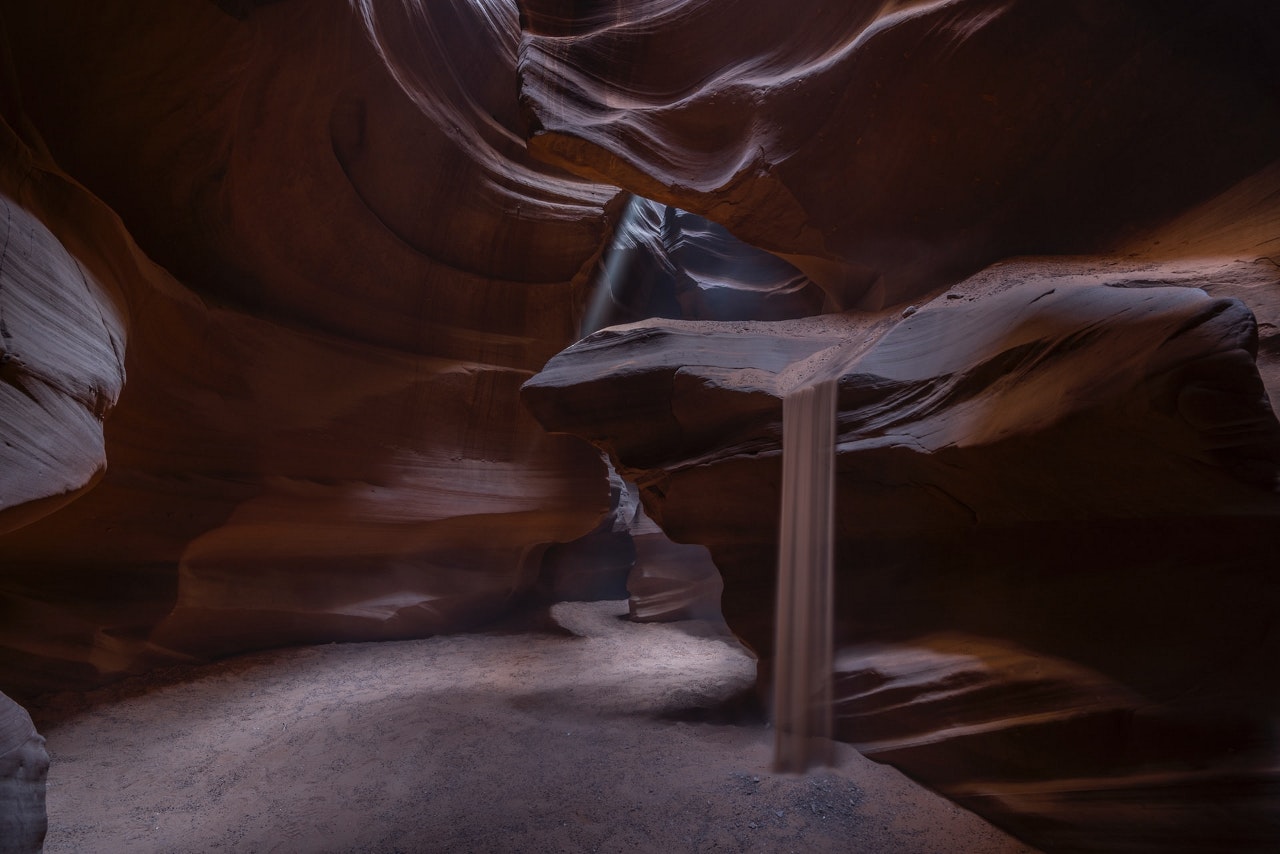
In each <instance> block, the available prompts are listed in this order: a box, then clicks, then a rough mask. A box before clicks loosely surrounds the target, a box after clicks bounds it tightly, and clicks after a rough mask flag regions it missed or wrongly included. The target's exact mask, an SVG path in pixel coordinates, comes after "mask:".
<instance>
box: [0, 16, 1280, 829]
mask: <svg viewBox="0 0 1280 854" xmlns="http://www.w3.org/2000/svg"><path fill="white" fill-rule="evenodd" d="M0 26H2V27H3V31H4V32H3V35H4V39H3V43H4V54H3V57H2V59H3V64H2V66H0V70H2V71H3V80H2V83H3V85H2V86H0V118H2V119H3V123H0V207H3V217H4V224H3V229H4V237H3V247H2V248H0V431H2V432H3V436H2V437H0V438H2V439H3V442H4V444H3V447H0V615H2V616H0V688H3V690H5V691H8V692H9V693H11V694H14V695H17V696H21V695H24V694H31V693H36V692H39V691H42V690H46V689H51V688H60V687H68V686H75V685H86V684H92V683H97V682H101V681H104V680H108V679H111V678H115V677H118V676H120V675H123V674H126V673H130V672H135V671H138V670H142V669H146V668H148V667H153V666H156V665H159V664H163V663H169V662H174V661H183V660H190V659H193V658H204V657H210V656H215V655H220V654H225V653H229V652H234V651H237V650H244V649H251V648H258V647H264V646H272V645H280V644H288V643H298V642H308V641H330V640H346V639H377V638H389V637H403V636H413V635H425V634H430V633H434V632H441V631H454V630H460V629H466V628H472V627H475V626H479V625H483V624H484V623H485V621H486V620H488V619H490V618H493V617H496V616H499V615H501V614H503V613H506V612H508V611H510V610H511V609H512V608H515V607H517V606H518V605H519V604H520V603H521V602H524V601H526V600H532V601H543V600H544V599H545V598H548V597H549V598H563V597H578V598H597V597H600V596H610V597H613V596H622V595H625V594H627V593H629V594H630V596H631V600H632V602H631V612H632V616H633V617H634V618H636V619H671V618H683V617H690V616H692V617H705V616H709V615H713V614H714V611H715V608H716V603H717V600H718V599H719V598H720V596H721V584H722V582H721V576H723V611H724V614H725V616H726V617H727V618H728V620H729V622H730V625H731V626H732V627H733V628H734V630H735V631H736V632H738V633H739V635H740V636H741V637H742V638H743V639H744V640H746V641H747V642H748V643H750V644H751V645H752V646H753V647H754V648H755V649H756V651H757V652H758V653H759V654H760V655H761V657H762V660H761V664H762V667H761V675H762V681H765V682H767V681H768V679H769V678H770V673H771V672H772V668H774V667H775V666H776V663H775V662H774V661H773V660H772V651H771V649H770V646H771V638H772V619H773V617H772V614H773V597H774V580H775V579H774V569H773V567H774V562H775V559H776V549H777V520H778V501H779V497H778V477H779V454H780V447H779V437H780V421H781V398H782V396H783V395H784V394H785V393H786V392H787V391H788V390H790V389H793V388H796V387H799V386H800V385H802V384H804V383H806V382H809V381H811V380H814V379H816V378H826V377H831V378H835V379H836V380H837V382H838V384H839V391H838V401H837V405H838V416H837V441H838V449H837V474H836V477H837V480H836V491H837V498H836V506H837V514H838V531H837V554H836V558H837V565H836V576H837V580H836V603H835V607H836V620H837V629H836V632H837V637H838V643H839V647H840V649H839V650H838V656H837V680H836V692H837V713H838V714H837V730H838V735H839V737H841V738H843V739H846V740H848V741H851V742H853V743H855V744H857V745H859V746H860V747H861V749H863V750H864V751H866V752H867V753H868V754H869V755H872V756H876V757H878V758H881V759H884V760H885V761H890V762H893V763H894V764H896V765H898V766H899V767H901V768H903V769H904V770H906V771H907V772H908V773H910V774H911V775H913V776H915V777H916V778H918V779H920V780H923V781H925V782H926V783H928V784H930V785H932V786H934V787H935V788H937V789H938V790H940V791H942V792H944V793H947V794H948V795H950V796H951V797H953V798H955V799H957V800H959V801H961V802H962V803H964V804H966V805H967V806H970V807H971V808H973V809H975V810H977V811H979V812H981V813H982V814H984V815H987V816H989V817H991V818H993V819H994V820H996V821H997V822H999V823H1000V824H1001V825H1003V826H1005V827H1007V828H1010V829H1012V830H1014V831H1015V832H1017V833H1019V834H1021V835H1022V836H1024V837H1025V838H1026V839H1028V840H1029V841H1031V842H1033V843H1035V844H1036V845H1038V846H1040V847H1043V848H1044V849H1046V850H1053V851H1074V850H1094V851H1098V850H1106V851H1188V852H1190V851H1196V852H1202V851H1206V850H1214V851H1217V850H1221V851H1273V850H1276V849H1277V848H1278V847H1280V816H1278V815H1277V810H1276V808H1275V803H1276V802H1277V798H1276V792H1277V788H1278V784H1277V776H1276V775H1277V771H1276V769H1277V768H1278V767H1280V759H1278V757H1277V756H1276V746H1275V724H1274V721H1275V720H1276V717H1277V712H1278V708H1277V707H1278V706H1280V695H1278V692H1277V690H1276V688H1275V686H1274V679H1273V677H1272V676H1271V675H1270V670H1271V669H1272V665H1273V662H1274V659H1275V657H1276V654H1277V652H1280V649H1278V648H1277V646H1278V645H1280V635H1278V634H1277V632H1276V630H1275V625H1276V616H1277V614H1278V613H1280V585H1278V583H1277V581H1276V576H1275V573H1274V567H1275V566H1276V565H1277V563H1276V558H1277V557H1278V555H1277V554H1276V546H1275V545H1274V542H1275V537H1274V530H1275V526H1276V523H1277V515H1278V514H1280V499H1278V498H1277V493H1276V477H1277V472H1278V471H1280V423H1277V420H1276V416H1275V414H1274V408H1273V406H1272V401H1275V400H1278V399H1280V337H1278V332H1277V330H1280V202H1278V201H1277V200H1278V199H1280V161H1276V159H1275V152H1276V151H1280V105H1278V104H1277V93H1280V60H1277V54H1276V52H1275V51H1274V50H1273V49H1272V46H1273V45H1274V44H1275V43H1276V42H1277V40H1278V39H1280V11H1278V10H1277V7H1276V6H1275V5H1274V4H1272V3H1270V2H1263V0H1240V2H1234V3H1230V4H1191V3H1165V2H1157V0H1119V2H1099V1H1098V0H1068V1H1067V2H1060V3H1053V4H1046V3H1038V2H1034V0H889V2H880V0H876V2H848V3H844V4H834V3H822V2H817V0H799V2H795V3H785V4H783V3H777V2H773V0H661V2H659V0H643V2H636V3H629V4H619V3H616V2H608V3H605V2H573V3H569V2H563V0H523V2H520V3H519V4H518V5H517V3H516V2H515V0H446V2H431V3H428V2H424V0H413V2H393V0H307V2H303V0H283V1H282V2H259V0H219V2H210V1H209V0H182V1H181V2H170V0H163V1H162V0H140V2H134V1H133V0H130V1H129V2H126V0H109V2H102V3H95V4H83V3H73V2H70V0H43V2H40V3H31V2H23V0H4V2H0ZM624 191H625V192H624ZM655 318H656V319H655ZM591 332H594V333H595V334H593V335H591V336H590V337H587V338H586V339H585V340H582V341H580V342H579V343H576V344H575V343H574V342H575V341H578V339H579V338H580V337H581V336H582V335H584V334H586V333H591ZM571 345H572V346H571ZM557 354H558V355H557ZM544 366H545V369H544ZM522 386H523V388H524V391H523V393H522V392H521V387H522ZM538 422H541V424H539V423H538ZM544 426H545V428H547V429H544ZM548 430H549V431H550V432H548ZM592 445H594V446H595V447H592ZM602 453H603V456H602ZM604 457H607V458H608V459H607V460H606V459H605V458H604ZM615 473H616V474H615ZM617 474H620V475H621V476H622V477H624V478H625V479H626V480H628V481H630V484H624V483H621V482H620V481H619V480H618V478H617V476H616V475H617ZM633 490H634V491H636V492H637V494H638V498H639V501H640V503H641V504H642V505H643V508H642V510H643V512H641V511H640V510H638V509H637V508H636V507H635V506H634V505H633V504H632V503H629V502H630V499H629V498H628V496H631V495H632V492H633Z"/></svg>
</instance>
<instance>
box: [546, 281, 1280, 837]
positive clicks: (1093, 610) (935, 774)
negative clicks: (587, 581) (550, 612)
mask: <svg viewBox="0 0 1280 854" xmlns="http://www.w3.org/2000/svg"><path fill="white" fill-rule="evenodd" d="M1240 266H1241V267H1242V268H1243V270H1244V271H1243V272H1242V271H1235V272H1233V271H1232V270H1231V269H1230V268H1228V269H1227V270H1226V271H1225V272H1224V273H1223V277H1224V278H1227V279H1229V278H1231V277H1233V276H1234V277H1235V278H1236V279H1237V280H1241V279H1247V278H1248V276H1249V275H1252V274H1253V273H1251V272H1248V271H1252V270H1255V268H1256V267H1257V265H1240ZM1044 267H1048V268H1050V269H1053V270H1054V275H1047V274H1044V273H1043V271H1044ZM1037 270H1039V271H1040V273H1041V274H1040V275H1037ZM1166 275H1167V276H1168V281H1169V282H1170V283H1171V284H1177V285H1182V286H1183V287H1152V286H1151V285H1154V284H1155V283H1156V282H1155V281H1154V280H1155V279H1156V275H1155V274H1153V272H1152V271H1151V270H1150V269H1144V270H1142V271H1140V272H1125V271H1123V270H1122V269H1120V270H1118V269H1116V267H1115V266H1114V265H1112V264H1110V263H1103V264H1097V263H1092V264H1091V263H1089V262H1087V261H1084V260H1079V261H1076V262H1074V264H1073V263H1071V262H1068V261H1065V260H1060V261H1055V262H1049V263H1048V264H1046V265H1044V266H1041V265H1039V264H1036V263H1033V262H1030V261H1028V262H1022V263H1012V264H1006V265H1000V266H998V267H995V268H992V270H990V271H985V272H984V273H983V274H981V275H979V276H976V277H974V279H973V280H971V281H969V282H966V283H962V284H961V285H958V286H956V287H955V288H953V289H952V290H951V291H949V292H947V293H945V294H942V295H940V296H938V297H937V298H935V299H934V300H932V301H930V302H929V303H927V304H925V305H923V306H921V307H919V308H918V309H916V308H913V309H911V310H908V311H905V312H901V313H894V314H888V313H879V314H859V313H848V314H843V315H828V316H823V317H816V318H808V319H804V320H795V321H783V322H778V323H768V324H764V323H731V324H710V323H691V322H679V321H651V322H647V323H637V324H631V325H628V326H620V327H614V328H611V329H606V330H603V331H601V332H600V333H597V334H596V335H594V336H591V337H590V338H587V339H586V340H584V341H581V342H579V343H578V344H576V345H575V346H574V347H571V348H569V349H568V350H566V351H565V352H563V353H561V354H560V355H559V356H557V357H556V358H555V359H553V360H552V361H551V362H550V363H548V365H547V367H546V369H544V371H543V372H542V373H540V374H539V375H537V376H536V377H535V378H534V379H533V380H531V381H530V382H529V383H528V384H526V386H525V391H524V395H525V399H526V400H527V401H528V403H529V405H530V407H531V408H532V410H533V411H534V412H535V414H536V415H537V416H538V418H539V420H540V421H542V423H543V424H545V425H546V426H547V427H548V429H551V430H558V431H566V432H571V433H574V434H576V435H579V436H582V437H583V438H586V439H588V440H590V441H592V442H593V443H595V444H597V445H598V446H599V447H601V448H604V449H606V450H608V451H609V452H610V454H611V455H612V456H613V459H614V463H615V465H617V466H618V467H619V470H620V471H622V472H623V473H624V474H625V475H626V476H627V477H629V478H632V479H634V480H635V481H636V482H637V484H638V485H639V486H640V490H641V497H642V500H643V503H644V505H645V508H646V510H647V512H648V513H649V514H650V515H651V516H653V518H654V519H655V520H657V521H658V522H659V523H660V524H661V525H662V527H663V529H664V530H665V531H666V532H667V533H668V534H669V535H670V536H671V537H672V538H673V539H675V540H676V541H678V542H685V543H699V544H702V545H705V546H706V547H708V548H709V549H710V551H711V553H712V555H713V557H714V559H715V561H716V564H717V566H718V567H719V568H720V570H721V572H722V573H723V575H724V579H725V589H724V600H723V601H724V611H725V616H726V618H727V619H728V621H729V624H730V626H731V627H732V628H733V629H734V630H735V631H736V632H737V633H739V634H740V635H741V636H742V637H743V638H744V639H745V640H746V641H747V642H748V643H749V644H750V645H751V646H753V647H754V648H755V649H756V650H757V651H758V652H759V653H760V654H761V655H762V658H763V659H764V661H763V662H762V664H763V665H764V667H763V670H762V672H763V673H764V674H765V675H766V677H767V674H768V673H769V672H770V668H771V666H772V661H771V658H772V653H771V645H772V637H771V605H770V603H771V602H772V595H773V585H774V559H775V555H776V553H777V552H776V549H777V540H776V537H777V522H776V519H777V516H776V514H777V507H778V498H779V483H780V466H779V458H780V451H779V446H780V428H781V401H780V398H781V395H782V393H783V391H784V390H785V389H787V388H790V387H792V386H794V385H795V384H797V383H798V382H801V381H802V380H803V378H804V377H806V376H811V375H815V374H825V373H826V372H828V371H831V370H838V372H839V374H840V380H839V396H838V409H839V415H838V421H837V428H838V436H837V448H838V451H837V463H836V465H837V475H836V477H837V482H836V490H837V497H836V507H837V517H838V521H837V524H838V531H837V555H838V564H837V580H836V609H837V611H836V619H837V638H838V642H839V644H840V646H841V649H842V650H843V652H842V654H841V657H840V663H839V664H838V667H837V670H838V676H840V678H839V679H838V681H837V690H836V701H837V704H838V707H839V708H841V709H843V710H844V711H842V712H841V713H840V715H839V717H838V734H839V736H840V737H841V738H843V739H845V740H848V741H852V742H854V743H855V744H859V745H862V746H865V748H866V750H867V752H868V753H869V754H870V755H873V756H878V757H881V758H884V759H885V760H886V761H890V762H893V763H894V764H896V765H898V766H899V767H900V768H902V769H903V770H905V771H906V772H907V773H909V774H911V775H912V776H914V777H916V778H917V779H920V780H922V781H924V782H926V783H929V784H930V785H933V786H935V787H936V788H938V789H939V790H941V791H943V792H945V793H949V794H951V795H952V796H953V797H956V798H957V799H959V800H961V801H963V802H964V803H965V804H966V805H969V806H971V807H972V808H973V809H975V810H977V811H978V812H980V813H982V814H984V815H987V816H988V817H990V818H992V819H993V820H995V821H997V822H998V823H1000V824H1002V825H1003V826H1005V827H1008V828H1010V829H1013V830H1014V831H1015V832H1018V833H1020V834H1022V835H1023V836H1024V837H1025V838H1027V839H1028V840H1030V841H1032V842H1034V843H1037V844H1044V845H1045V846H1046V847H1048V848H1050V849H1053V848H1054V847H1055V846H1060V847H1063V850H1078V849H1079V850H1083V849H1084V848H1090V850H1094V849H1095V848H1096V850H1117V851H1118V850H1134V851H1137V850H1144V851H1154V850H1183V851H1191V850H1203V844H1204V843H1205V840H1206V839H1209V838H1213V834H1214V833H1220V834H1223V836H1222V838H1224V839H1231V840H1233V844H1235V845H1236V846H1237V848H1236V849H1235V850H1250V851H1254V850H1257V851H1261V850H1266V847H1267V846H1268V845H1271V844H1274V842H1275V837H1274V833H1273V831H1274V811H1273V809H1272V808H1271V807H1269V806H1266V805H1265V803H1266V801H1265V800H1264V799H1263V798H1264V793H1265V792H1267V791H1271V790H1272V788H1273V787H1274V786H1275V785H1276V782H1277V781H1276V778H1275V776H1274V772H1273V771H1272V770H1269V769H1272V768H1274V762H1275V759H1276V756H1275V755H1274V751H1273V748H1272V747H1270V746H1269V745H1268V744H1266V743H1264V742H1263V741H1262V740H1259V739H1257V738H1255V737H1254V736H1255V735H1256V733H1257V732H1259V731H1261V729H1262V728H1265V726H1266V723H1265V722H1266V721H1267V720H1269V719H1270V716H1271V715H1274V714H1275V712H1276V710H1277V709H1280V696H1278V695H1277V692H1276V690H1275V689H1274V688H1273V687H1272V683H1271V681H1270V680H1268V679H1267V678H1266V677H1265V676H1264V675H1263V674H1264V673H1265V672H1266V670H1267V668H1268V667H1269V666H1270V665H1269V664H1268V663H1267V662H1269V661H1271V660H1272V659H1273V658H1274V656H1275V655H1276V653H1277V652H1280V649H1277V643H1280V641H1277V639H1276V638H1275V637H1274V636H1273V635H1274V633H1270V632H1269V630H1268V629H1267V626H1269V625H1270V622H1271V620H1272V619H1273V615H1274V614H1275V613H1276V612H1277V610H1280V585H1277V584H1276V582H1275V581H1274V579H1272V578H1271V573H1270V565H1271V564H1270V563H1269V562H1268V561H1267V559H1266V557H1265V556H1266V555H1267V554H1268V553H1269V548H1270V547H1269V546H1267V545H1266V543H1267V542H1268V541H1269V538H1270V534H1269V531H1270V530H1271V528H1272V527H1273V526H1274V520H1275V517H1276V515H1277V514H1280V496H1277V494H1276V492H1275V483H1276V475H1277V471H1278V470H1280V423H1277V421H1276V417H1275V415H1274V414H1273V412H1272V409H1271V406H1270V402H1269V400H1268V396H1267V393H1266V390H1265V388H1264V386H1263V383H1262V381H1261V379H1260V377H1259V375H1258V371H1257V368H1256V366H1255V364H1254V356H1255V354H1256V347H1257V330H1256V324H1255V321H1254V318H1253V316H1252V314H1251V313H1250V312H1249V310H1248V309H1247V308H1246V307H1245V306H1244V305H1243V304H1242V303H1240V302H1239V301H1237V300H1234V299H1223V298H1212V297H1210V296H1208V295H1206V294H1205V293H1204V291H1202V290H1199V289H1196V288H1193V287H1185V286H1186V285H1190V284H1195V279H1194V276H1190V275H1183V274H1178V273H1175V272H1173V271H1167V272H1166ZM1203 283H1204V284H1206V285H1209V284H1211V282H1210V281H1203ZM1126 285H1131V287H1126ZM903 315H905V316H903ZM745 496H750V500H744V497H745ZM1228 567H1234V569H1230V570H1229V569H1227V568H1228ZM1224 572H1225V573H1227V574H1228V576H1229V577H1230V580H1228V579H1227V578H1226V577H1224V575H1223V573H1224ZM1226 623H1229V624H1230V627H1229V628H1228V627H1227V626H1226V625H1225V624H1226ZM940 632H944V633H945V632H954V633H959V635H963V636H964V637H966V638H969V639H970V640H968V641H965V642H964V644H961V648H963V649H969V650H970V651H971V652H972V650H977V651H978V652H977V653H975V654H973V655H971V656H970V658H969V659H967V660H970V661H972V662H975V664H974V666H975V667H976V668H977V670H975V671H974V672H975V673H978V672H981V673H982V674H983V675H982V676H981V679H979V680H977V681H974V679H971V678H970V676H967V675H963V674H960V675H956V674H955V673H954V672H953V670H952V669H951V665H945V666H944V664H943V663H942V660H941V659H938V660H937V662H936V664H937V666H936V667H935V666H934V664H924V665H922V667H921V669H920V678H919V679H918V680H917V679H914V678H911V679H908V678H901V677H891V676H888V675H885V674H886V673H888V671H886V670H885V669H884V668H885V667H888V666H889V665H888V664H886V663H885V662H886V661H888V660H889V659H883V658H878V656H882V655H889V654H890V652H889V651H887V648H885V649H886V651H885V652H883V653H882V652H877V651H875V649H879V647H876V648H874V649H873V647H871V646H867V645H868V644H871V645H875V644H882V645H883V644H885V643H898V644H899V647H896V648H895V649H898V650H902V651H900V652H893V653H892V654H893V655H896V656H899V658H901V656H903V655H905V656H907V657H908V658H911V657H913V656H914V658H915V659H919V660H921V661H925V662H928V661H930V660H931V659H929V657H928V656H929V655H931V654H932V653H930V652H929V650H930V649H935V648H938V647H937V644H934V643H932V642H931V641H928V640H924V641H919V642H918V645H916V646H913V644H915V643H917V642H914V641H910V640H905V641H904V640H903V639H904V638H906V639H910V638H913V637H915V638H927V637H930V636H933V635H936V634H938V633H940ZM966 644H967V646H966ZM984 644H985V645H988V646H989V645H995V647H1000V648H1006V647H1007V648H1009V649H1016V650H1017V651H1018V652H1017V654H1016V655H1012V654H1011V655H1003V654H1002V655H997V656H991V655H987V654H986V653H985V652H982V650H985V649H987V648H988V646H984ZM859 650H860V651H859ZM913 650H914V651H913ZM1121 650H1122V652H1121ZM1055 662H1061V664H1057V663H1055ZM1225 662H1229V663H1230V664H1224V663H1225ZM1031 671H1035V672H1037V673H1040V672H1042V671H1043V673H1044V674H1046V675H1044V676H1043V677H1036V678H1043V680H1044V681H1043V682H1039V683H1037V682H1036V679H1035V678H1033V679H1031V681H1030V682H1028V680H1027V678H1024V677H1022V676H1018V675H1017V673H1019V672H1021V673H1024V674H1025V673H1029V672H1031ZM1050 672H1052V673H1053V674H1056V675H1054V676H1052V678H1050V676H1048V675H1047V674H1049V673H1050ZM841 674H843V675H841ZM875 674H880V675H875ZM970 685H972V686H974V687H972V688H968V687H965V686H970ZM984 685H985V686H986V687H982V686H984ZM1096 685H1107V686H1109V687H1108V688H1107V690H1106V692H1105V693H1106V696H1107V697H1109V698H1110V699H1109V700H1108V701H1107V704H1104V705H1105V709H1104V708H1103V707H1102V706H1098V707H1097V709H1094V708H1093V706H1089V704H1088V703H1085V702H1084V699H1083V698H1087V697H1092V696H1095V695H1096V692H1094V688H1093V687H1091V686H1096ZM1188 686H1195V687H1194V688H1189V687H1188ZM957 691H959V692H961V693H959V694H956V695H955V696H956V703H955V704H954V705H947V704H939V703H938V702H935V701H934V699H932V698H934V697H935V696H947V695H949V694H950V693H954V692H957ZM1027 691H1031V692H1033V694H1034V699H1033V698H1032V697H1027V698H1026V702H1023V701H1020V700H1019V699H1018V698H1019V696H1020V695H1022V694H1024V693H1025V692H1027ZM966 692H967V693H966ZM1055 707H1057V708H1058V709H1059V711H1058V712H1054V711H1053V710H1054V709H1055ZM895 710H902V712H903V715H902V716H899V715H898V712H897V711H895ZM1072 710H1075V711H1072ZM871 719H875V720H877V721H881V722H882V723H881V724H878V725H879V726H883V727H885V729H884V731H883V733H882V734H881V735H876V734H875V732H873V731H870V730H868V729H864V728H863V723H864V722H865V721H868V720H871ZM895 722H896V723H895ZM953 726H954V727H956V729H955V730H952V729H951V728H952V727H953ZM1233 733H1237V734H1239V737H1236V736H1235V735H1233ZM1104 734H1105V736H1106V739H1107V740H1106V744H1107V745H1108V749H1105V750H1099V749H1096V743H1095V742H1096V739H1097V738H1099V737H1100V736H1101V735H1104ZM1024 741H1025V744H1026V745H1034V746H1032V747H1025V746H1023V745H1024ZM1086 755H1087V757H1088V759H1087V761H1086V758H1085V757H1086ZM1174 765H1194V766H1195V767H1197V768H1199V769H1201V770H1200V771H1197V772H1196V773H1194V774H1182V773H1172V772H1170V771H1169V770H1168V769H1169V768H1170V767H1171V766H1174ZM1162 769H1163V770H1162ZM1231 780H1234V781H1236V782H1237V783H1239V786H1240V789H1239V791H1234V792H1233V791H1229V790H1230V786H1231V783H1230V782H1229V781H1231ZM1073 787H1076V788H1078V789H1079V792H1078V793H1077V794H1073V792H1075V791H1076V788H1073ZM1037 793H1038V794H1037ZM1206 799H1207V800H1208V801H1211V802H1213V803H1214V805H1215V811H1216V812H1215V816H1216V817H1215V818H1214V819H1204V818H1202V817H1200V816H1199V814H1198V813H1197V811H1196V810H1195V809H1194V806H1193V805H1194V804H1195V803H1197V802H1198V800H1199V801H1203V800H1206ZM1135 800H1136V801H1140V802H1142V803H1145V804H1149V805H1151V806H1152V807H1153V809H1152V811H1149V812H1143V811H1141V810H1132V809H1128V808H1127V807H1126V806H1124V805H1125V804H1129V803H1132V802H1133V801H1135ZM1102 804H1110V805H1111V806H1110V807H1103V806H1102ZM1156 805H1159V808H1158V809H1156V808H1155V807H1156ZM1193 816H1195V817H1193ZM1121 828H1122V829H1123V830H1121ZM1109 836H1114V837H1115V838H1117V839H1122V840H1123V842H1117V843H1116V844H1115V846H1116V847H1114V848H1107V845H1108V844H1109V843H1106V842H1105V840H1106V839H1107V838H1109ZM1197 845H1200V846H1201V848H1197V847H1196V846H1197ZM1125 846H1128V847H1125Z"/></svg>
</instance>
